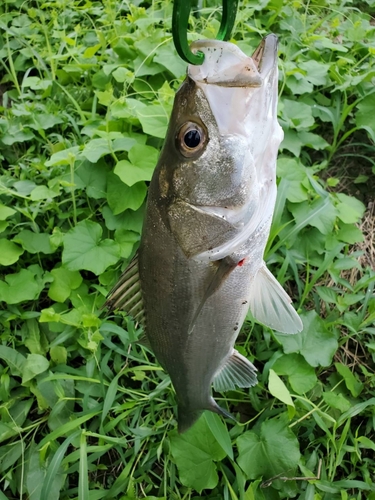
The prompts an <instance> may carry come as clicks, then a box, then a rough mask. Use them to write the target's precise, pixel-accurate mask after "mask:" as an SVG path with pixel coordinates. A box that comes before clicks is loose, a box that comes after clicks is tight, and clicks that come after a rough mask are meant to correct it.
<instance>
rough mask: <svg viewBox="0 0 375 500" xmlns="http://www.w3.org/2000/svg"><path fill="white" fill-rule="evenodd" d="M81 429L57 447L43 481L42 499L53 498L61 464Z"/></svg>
mask: <svg viewBox="0 0 375 500" xmlns="http://www.w3.org/2000/svg"><path fill="white" fill-rule="evenodd" d="M80 432H81V431H80V430H78V431H76V432H74V433H73V434H71V435H70V436H69V437H67V438H66V439H65V441H63V443H62V444H61V445H60V446H59V447H58V448H57V450H56V452H55V454H54V455H53V459H52V460H51V463H50V464H49V466H48V469H47V473H46V476H45V479H44V481H43V486H42V491H41V493H40V500H51V490H52V487H53V483H54V480H55V477H56V476H57V475H58V474H59V470H60V465H61V462H62V460H63V458H64V455H65V453H66V450H67V449H68V446H69V445H70V443H71V442H72V441H73V440H74V439H75V438H76V437H77V436H78V435H79V434H80Z"/></svg>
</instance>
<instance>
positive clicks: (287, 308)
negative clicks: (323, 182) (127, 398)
mask: <svg viewBox="0 0 375 500" xmlns="http://www.w3.org/2000/svg"><path fill="white" fill-rule="evenodd" d="M277 45H278V40H277V37H276V36H275V35H268V36H266V37H265V38H264V39H263V40H262V41H261V43H260V45H259V46H258V48H257V49H256V50H255V52H254V53H253V55H252V56H251V57H249V56H247V55H246V54H244V53H243V52H242V51H241V50H240V48H239V47H238V46H236V45H234V44H232V43H230V42H223V41H218V40H199V41H196V42H193V43H192V45H191V50H192V51H193V52H198V51H199V52H202V53H203V54H204V61H203V64H201V65H199V66H193V65H189V66H188V69H187V75H186V79H185V80H184V82H183V83H182V85H181V86H180V88H179V89H178V91H177V93H176V96H175V100H174V105H173V109H172V114H171V118H170V122H169V126H168V130H167V134H166V138H165V142H164V145H163V148H162V151H161V154H160V157H159V160H158V163H157V165H156V168H155V171H154V173H153V176H152V179H151V182H150V186H149V191H148V198H147V206H146V212H145V219H144V225H143V230H142V236H141V241H140V246H139V249H138V254H137V256H136V258H135V259H134V260H133V261H132V262H131V263H130V265H129V267H128V268H127V269H125V271H124V273H123V275H122V276H121V278H120V280H119V282H118V284H117V285H116V286H115V287H114V289H113V290H112V291H111V292H110V294H109V296H108V299H107V302H106V305H107V307H108V308H109V309H110V310H116V309H123V310H125V311H127V313H128V314H130V315H131V316H132V317H133V318H134V319H135V320H136V321H139V322H140V324H142V325H144V328H145V334H146V338H147V341H148V343H149V345H150V346H151V349H152V350H153V352H154V354H155V356H156V358H157V360H158V361H159V363H160V365H161V366H162V367H163V368H164V369H165V370H166V371H167V372H168V373H169V375H170V378H171V381H172V384H173V387H174V390H175V393H176V399H177V406H178V418H177V420H178V431H179V432H180V433H182V432H185V431H186V430H187V429H189V428H190V427H191V426H192V425H193V424H194V423H195V422H196V420H197V419H198V418H199V417H200V415H201V414H202V413H203V411H204V410H210V411H212V412H215V413H217V414H220V415H223V416H224V417H232V416H231V414H230V413H229V412H228V411H227V410H225V409H223V408H221V407H220V406H219V405H218V404H217V403H216V401H215V400H214V398H213V397H212V386H213V388H214V389H215V391H218V392H223V391H228V390H232V389H236V388H237V387H238V388H245V387H251V386H254V385H255V384H256V383H257V375H256V372H257V370H256V368H255V366H254V365H253V364H252V363H251V362H250V361H249V360H248V359H247V358H246V357H245V356H243V355H242V354H240V353H239V352H238V351H237V350H236V349H235V348H234V344H235V341H236V338H237V336H238V334H239V332H240V329H241V326H242V324H243V322H244V320H245V317H246V315H247V313H248V311H249V310H250V312H251V314H252V315H253V317H254V318H255V320H257V321H258V322H259V323H261V324H263V325H265V326H267V327H269V328H272V329H273V330H276V331H278V332H282V333H291V334H293V333H297V332H300V331H301V330H302V322H301V319H300V317H299V315H298V314H297V312H296V310H295V309H294V308H293V306H292V304H291V299H290V298H289V296H288V294H287V293H286V292H285V291H284V289H283V288H282V286H281V285H280V284H279V283H278V281H277V280H276V278H274V276H273V275H272V274H271V272H270V271H269V270H268V269H267V267H266V264H265V262H264V260H263V254H264V250H265V246H266V243H267V239H268V236H269V232H270V227H271V221H272V216H273V211H274V207H275V202H276V194H277V186H276V158H277V151H278V147H279V144H280V142H281V140H282V139H283V131H282V129H281V127H280V125H279V123H278V121H277V101H278V67H277ZM232 418H233V417H232Z"/></svg>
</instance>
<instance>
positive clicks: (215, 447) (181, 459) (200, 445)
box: [171, 418, 226, 491]
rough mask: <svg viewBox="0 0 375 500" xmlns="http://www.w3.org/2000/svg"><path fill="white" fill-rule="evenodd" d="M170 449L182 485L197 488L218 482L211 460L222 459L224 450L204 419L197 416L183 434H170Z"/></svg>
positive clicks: (210, 486)
mask: <svg viewBox="0 0 375 500" xmlns="http://www.w3.org/2000/svg"><path fill="white" fill-rule="evenodd" d="M171 451H172V455H173V458H174V459H175V461H176V464H177V468H178V471H179V475H180V480H181V482H182V484H183V485H184V486H188V487H190V488H194V489H195V490H197V491H202V490H203V489H205V488H209V489H213V488H215V487H216V486H217V484H218V481H219V478H218V475H217V472H216V466H215V464H214V461H217V460H222V459H223V458H224V457H225V455H226V452H225V451H224V450H223V448H222V447H221V446H220V445H219V443H218V442H217V440H216V438H215V436H214V435H213V434H212V432H211V430H210V428H209V426H208V424H207V420H206V419H204V418H200V419H199V420H198V421H197V422H196V424H195V425H194V426H193V427H191V428H190V429H189V430H188V431H187V432H185V433H184V434H181V435H178V434H174V435H172V436H171Z"/></svg>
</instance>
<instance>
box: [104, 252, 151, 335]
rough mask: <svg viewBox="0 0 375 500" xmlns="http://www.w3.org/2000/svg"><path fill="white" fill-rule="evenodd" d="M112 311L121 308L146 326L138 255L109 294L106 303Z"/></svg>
mask: <svg viewBox="0 0 375 500" xmlns="http://www.w3.org/2000/svg"><path fill="white" fill-rule="evenodd" d="M104 307H107V308H108V309H109V310H110V311H113V310H115V309H121V310H123V311H125V312H127V313H128V314H129V315H130V316H132V317H133V318H134V319H135V320H136V321H137V322H138V323H140V324H141V325H142V326H144V323H145V314H144V304H143V299H142V293H141V285H140V281H139V269H138V255H136V256H135V257H134V259H133V260H132V261H131V262H130V264H129V265H128V267H127V268H126V269H125V271H124V272H123V273H122V275H121V277H120V279H119V280H118V282H117V283H116V285H115V286H114V287H113V288H112V290H111V291H110V292H109V294H108V298H107V300H106V302H105V304H104Z"/></svg>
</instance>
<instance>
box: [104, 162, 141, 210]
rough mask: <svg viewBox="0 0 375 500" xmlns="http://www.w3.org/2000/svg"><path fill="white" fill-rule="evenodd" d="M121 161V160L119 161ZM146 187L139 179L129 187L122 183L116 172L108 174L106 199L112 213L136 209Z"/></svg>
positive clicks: (139, 204)
mask: <svg viewBox="0 0 375 500" xmlns="http://www.w3.org/2000/svg"><path fill="white" fill-rule="evenodd" d="M120 163H121V162H120ZM146 194H147V187H146V184H145V183H144V182H143V181H141V182H137V183H136V184H134V185H133V186H131V187H129V186H127V185H126V184H124V183H123V182H122V181H121V180H119V177H118V176H117V175H116V174H113V173H110V174H109V175H108V184H107V200H108V205H109V206H110V208H111V210H112V212H113V214H114V215H118V214H120V213H121V212H123V211H124V210H126V209H128V208H130V209H131V210H138V208H139V207H140V206H141V205H142V203H143V202H144V200H145V198H146Z"/></svg>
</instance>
